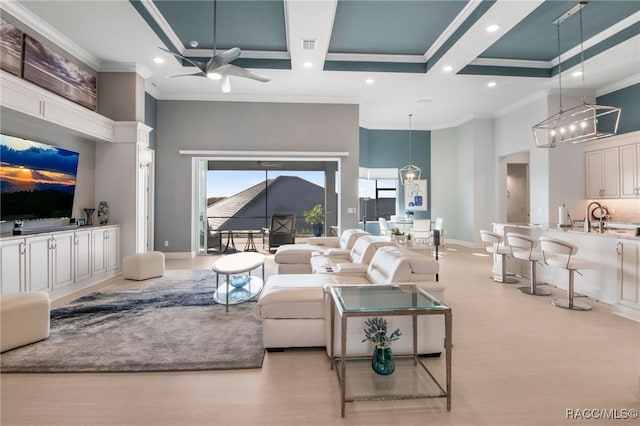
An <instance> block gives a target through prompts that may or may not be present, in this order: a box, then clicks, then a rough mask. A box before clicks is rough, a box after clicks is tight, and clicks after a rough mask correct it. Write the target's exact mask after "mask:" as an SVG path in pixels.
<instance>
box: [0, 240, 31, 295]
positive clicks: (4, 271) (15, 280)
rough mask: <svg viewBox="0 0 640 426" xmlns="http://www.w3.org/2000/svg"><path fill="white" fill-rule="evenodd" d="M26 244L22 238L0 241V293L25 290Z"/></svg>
mask: <svg viewBox="0 0 640 426" xmlns="http://www.w3.org/2000/svg"><path fill="white" fill-rule="evenodd" d="M26 250H27V243H26V241H25V240H24V239H23V238H20V239H6V240H0V293H1V294H11V293H20V292H22V291H26V289H27V269H26V263H25V262H26V256H25V254H26Z"/></svg>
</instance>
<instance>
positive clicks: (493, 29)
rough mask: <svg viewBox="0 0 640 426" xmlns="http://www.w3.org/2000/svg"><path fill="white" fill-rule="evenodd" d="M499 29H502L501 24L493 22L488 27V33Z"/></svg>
mask: <svg viewBox="0 0 640 426" xmlns="http://www.w3.org/2000/svg"><path fill="white" fill-rule="evenodd" d="M499 29H500V24H491V25H489V26H488V27H487V28H486V30H487V32H488V33H495V32H496V31H498V30H499Z"/></svg>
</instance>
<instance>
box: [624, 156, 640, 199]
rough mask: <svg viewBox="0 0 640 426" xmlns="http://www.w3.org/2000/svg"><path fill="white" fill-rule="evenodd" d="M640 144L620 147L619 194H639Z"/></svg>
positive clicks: (625, 196)
mask: <svg viewBox="0 0 640 426" xmlns="http://www.w3.org/2000/svg"><path fill="white" fill-rule="evenodd" d="M639 169H640V144H635V145H625V146H621V147H620V196H621V197H622V198H636V197H638V196H640V189H639V187H640V170H639Z"/></svg>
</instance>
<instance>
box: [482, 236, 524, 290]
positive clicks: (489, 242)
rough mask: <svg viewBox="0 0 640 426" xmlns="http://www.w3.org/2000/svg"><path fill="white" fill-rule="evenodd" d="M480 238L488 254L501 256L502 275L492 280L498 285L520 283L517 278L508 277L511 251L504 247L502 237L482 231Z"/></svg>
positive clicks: (493, 277)
mask: <svg viewBox="0 0 640 426" xmlns="http://www.w3.org/2000/svg"><path fill="white" fill-rule="evenodd" d="M480 238H481V239H482V245H483V246H484V250H485V251H486V252H487V253H491V254H493V255H497V256H500V258H501V259H500V260H501V264H502V265H501V271H500V275H493V276H492V277H491V279H492V280H493V281H495V282H498V283H509V284H515V283H517V282H518V280H516V279H515V278H512V277H508V276H507V259H506V256H507V255H508V254H511V249H510V248H509V247H507V246H505V245H504V241H503V239H502V235H500V234H496V233H495V232H491V231H485V230H481V231H480Z"/></svg>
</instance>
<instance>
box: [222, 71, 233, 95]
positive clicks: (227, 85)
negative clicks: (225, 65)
mask: <svg viewBox="0 0 640 426" xmlns="http://www.w3.org/2000/svg"><path fill="white" fill-rule="evenodd" d="M220 89H222V93H229V92H230V91H231V79H230V78H229V76H228V75H224V76H222V82H221V83H220Z"/></svg>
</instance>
